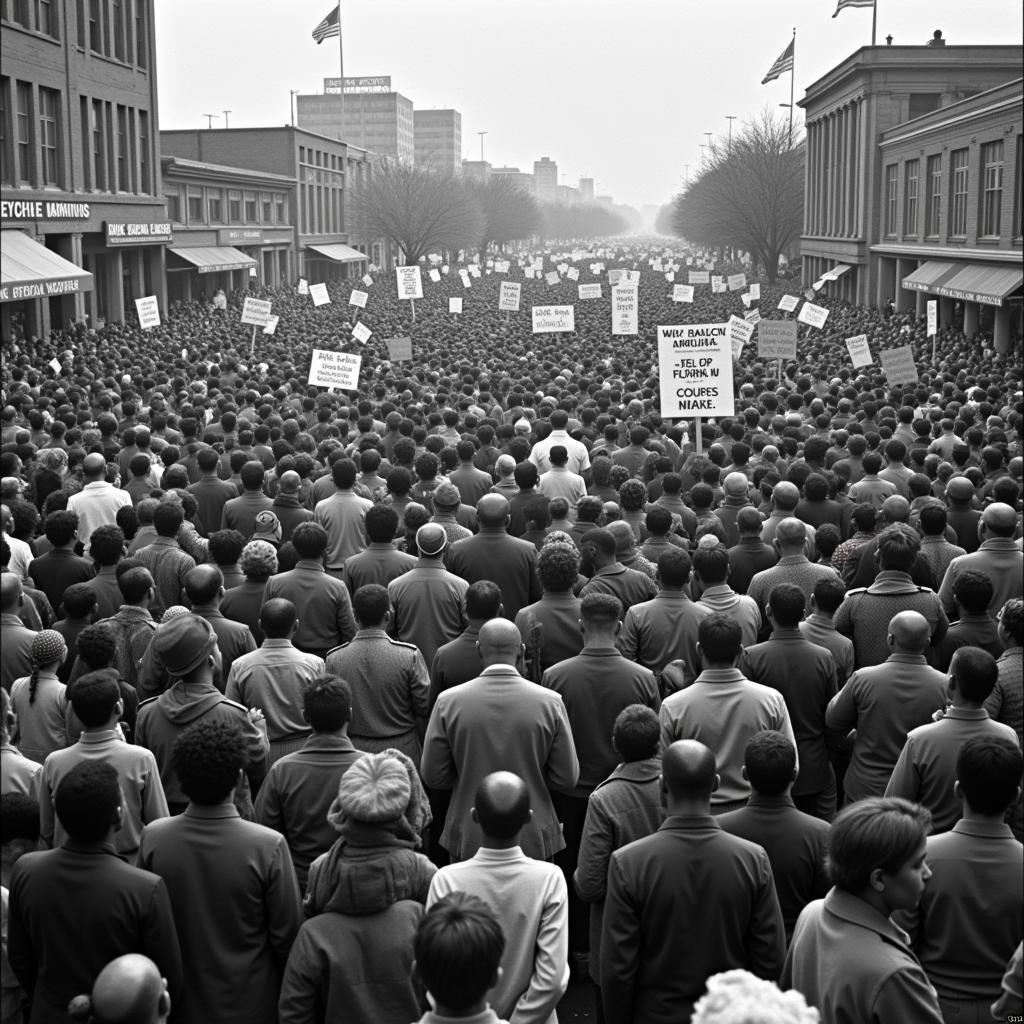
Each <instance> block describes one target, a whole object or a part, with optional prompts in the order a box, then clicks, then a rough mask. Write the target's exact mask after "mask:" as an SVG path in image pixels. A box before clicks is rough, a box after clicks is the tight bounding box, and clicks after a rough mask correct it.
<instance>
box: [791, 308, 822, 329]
mask: <svg viewBox="0 0 1024 1024" xmlns="http://www.w3.org/2000/svg"><path fill="white" fill-rule="evenodd" d="M796 318H797V320H799V321H800V323H802V324H808V325H810V326H811V327H817V328H818V330H819V331H820V330H821V329H822V327H824V326H825V321H826V320H827V319H828V310H827V309H826V308H825V307H824V306H816V305H815V304H814V303H813V302H805V303H804V304H803V305H802V306H801V307H800V312H799V313H797V315H796Z"/></svg>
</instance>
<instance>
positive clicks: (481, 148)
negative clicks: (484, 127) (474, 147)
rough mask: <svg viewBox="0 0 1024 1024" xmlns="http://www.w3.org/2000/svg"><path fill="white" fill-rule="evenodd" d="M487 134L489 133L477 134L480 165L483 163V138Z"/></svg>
mask: <svg viewBox="0 0 1024 1024" xmlns="http://www.w3.org/2000/svg"><path fill="white" fill-rule="evenodd" d="M489 134H490V132H477V135H479V136H480V163H483V162H484V136H485V135H489Z"/></svg>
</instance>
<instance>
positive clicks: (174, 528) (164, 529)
mask: <svg viewBox="0 0 1024 1024" xmlns="http://www.w3.org/2000/svg"><path fill="white" fill-rule="evenodd" d="M184 521H185V510H184V509H183V508H182V507H181V505H179V504H178V503H177V502H176V501H161V502H160V503H159V504H158V505H157V507H156V508H155V509H154V510H153V526H154V527H155V528H156V532H157V533H158V534H159V535H160V536H161V537H176V536H177V535H178V530H180V529H181V524H182V523H183V522H184Z"/></svg>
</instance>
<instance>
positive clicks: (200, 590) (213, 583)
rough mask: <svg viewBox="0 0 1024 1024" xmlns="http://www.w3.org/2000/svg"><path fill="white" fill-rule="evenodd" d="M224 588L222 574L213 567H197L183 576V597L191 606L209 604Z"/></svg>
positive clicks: (207, 565)
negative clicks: (184, 596)
mask: <svg viewBox="0 0 1024 1024" xmlns="http://www.w3.org/2000/svg"><path fill="white" fill-rule="evenodd" d="M223 586H224V574H223V573H222V572H221V571H220V569H218V568H217V566H215V565H209V564H206V565H197V566H196V567H195V568H194V569H191V570H189V572H188V573H187V574H186V576H185V588H184V589H185V595H186V596H187V597H188V599H189V600H190V601H191V602H192V604H193V605H203V604H209V603H210V602H211V601H213V600H215V599H216V597H217V593H218V591H219V590H220V589H221V587H223Z"/></svg>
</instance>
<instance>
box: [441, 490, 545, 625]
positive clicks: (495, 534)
mask: <svg viewBox="0 0 1024 1024" xmlns="http://www.w3.org/2000/svg"><path fill="white" fill-rule="evenodd" d="M477 517H478V520H479V523H480V532H479V533H478V534H477V535H476V536H475V537H467V538H466V539H465V540H460V541H458V542H456V543H455V544H453V545H452V546H451V549H450V550H449V552H448V556H447V558H446V559H445V561H446V563H447V566H448V569H449V571H450V572H453V573H454V574H455V575H456V576H461V577H462V578H463V579H464V580H465V581H466V582H467V583H476V581H477V580H494V582H495V583H497V584H498V586H499V587H501V603H502V605H503V606H504V613H503V614H504V615H505V617H506V618H507V619H515V617H516V614H517V613H518V612H519V609H520V608H524V607H526V605H528V604H533V602H534V601H539V600H540V596H541V590H540V581H539V580H538V578H537V572H536V566H537V549H536V548H535V547H534V546H533V545H532V544H531V543H530V542H529V541H525V540H520V539H519V538H518V537H511V536H509V534H508V532H507V527H508V525H509V503H508V500H507V499H506V498H504V497H502V495H500V494H486V495H484V497H482V498H481V499H480V503H479V504H478V505H477Z"/></svg>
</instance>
